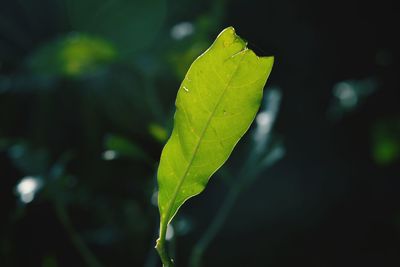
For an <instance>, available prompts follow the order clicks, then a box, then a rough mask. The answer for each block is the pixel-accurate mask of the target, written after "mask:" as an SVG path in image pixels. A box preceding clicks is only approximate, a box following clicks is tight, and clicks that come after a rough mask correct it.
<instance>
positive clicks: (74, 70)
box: [28, 33, 117, 76]
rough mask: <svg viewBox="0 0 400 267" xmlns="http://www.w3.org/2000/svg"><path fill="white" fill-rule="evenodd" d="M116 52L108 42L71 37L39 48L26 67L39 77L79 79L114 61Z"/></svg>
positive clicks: (85, 37) (80, 35) (79, 35)
mask: <svg viewBox="0 0 400 267" xmlns="http://www.w3.org/2000/svg"><path fill="white" fill-rule="evenodd" d="M116 57H117V51H116V50H115V48H114V47H113V46H112V45H111V44H110V43H109V42H107V41H105V40H103V39H100V38H97V37H93V36H89V35H83V34H78V33H75V34H70V35H67V36H65V37H63V38H60V39H58V40H56V41H54V42H51V43H48V44H46V45H45V46H42V47H40V48H39V49H38V50H37V51H36V52H35V53H34V54H33V55H32V56H31V57H30V58H29V62H28V64H29V66H30V68H31V69H32V70H33V71H34V72H38V73H41V74H53V75H66V76H79V75H83V74H87V73H89V72H92V71H95V70H97V69H98V68H100V67H101V66H104V65H105V64H108V63H110V62H112V61H114V60H115V59H116Z"/></svg>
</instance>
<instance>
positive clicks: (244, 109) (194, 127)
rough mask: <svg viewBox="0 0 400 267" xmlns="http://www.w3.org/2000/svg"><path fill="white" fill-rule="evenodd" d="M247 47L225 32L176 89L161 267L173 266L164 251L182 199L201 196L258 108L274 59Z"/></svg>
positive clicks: (164, 184)
mask: <svg viewBox="0 0 400 267" xmlns="http://www.w3.org/2000/svg"><path fill="white" fill-rule="evenodd" d="M246 45H247V44H246V42H245V41H244V40H242V39H241V38H240V37H239V36H237V35H236V34H235V30H234V29H233V28H232V27H229V28H226V29H225V30H223V31H222V32H221V33H220V34H219V35H218V37H217V39H216V40H215V41H214V43H213V44H212V45H211V47H210V48H209V49H208V50H207V51H206V52H205V53H204V54H202V55H201V56H200V57H198V58H197V59H196V60H195V61H194V62H193V64H192V65H191V67H190V68H189V71H188V72H187V74H186V76H185V79H184V80H183V82H182V84H181V86H180V88H179V91H178V95H177V98H176V103H175V105H176V113H175V117H174V128H173V131H172V134H171V137H170V139H169V140H168V142H167V144H166V145H165V147H164V149H163V151H162V154H161V160H160V165H159V169H158V185H159V194H158V206H159V210H160V217H161V222H160V238H159V240H158V241H157V247H156V248H157V250H158V251H159V253H160V256H161V258H162V260H163V263H164V265H165V266H172V263H171V261H170V260H167V259H168V257H166V255H165V254H166V253H165V250H164V251H163V249H164V248H163V247H164V242H165V235H166V230H167V225H168V223H169V222H170V221H171V220H172V218H173V217H174V215H175V214H176V212H177V211H178V209H179V207H180V206H181V205H182V204H183V203H184V202H185V201H186V200H187V199H189V198H190V197H193V196H195V195H197V194H199V193H200V192H201V191H203V190H204V188H205V186H206V184H207V182H208V180H209V178H210V176H211V175H212V174H213V173H215V171H217V170H218V168H220V167H221V166H222V165H223V164H224V162H225V161H226V160H227V159H228V157H229V155H230V154H231V152H232V150H233V148H234V147H235V145H236V144H237V142H238V141H239V139H240V138H241V137H242V136H243V135H244V134H245V132H246V131H247V130H248V128H249V127H250V124H251V123H252V121H253V120H254V117H255V115H256V113H257V111H258V109H259V107H260V104H261V100H262V94H263V88H264V85H265V83H266V81H267V78H268V76H269V73H270V72H271V69H272V65H273V57H258V56H257V55H256V54H255V53H254V52H253V51H252V50H250V49H248V48H247V47H246ZM163 254H164V255H163ZM163 258H164V259H163Z"/></svg>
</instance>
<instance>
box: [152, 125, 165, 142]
mask: <svg viewBox="0 0 400 267" xmlns="http://www.w3.org/2000/svg"><path fill="white" fill-rule="evenodd" d="M149 133H150V134H151V136H153V137H154V139H156V140H157V141H159V142H165V141H166V140H167V138H168V132H167V130H165V128H164V127H162V126H161V125H159V124H157V123H150V124H149Z"/></svg>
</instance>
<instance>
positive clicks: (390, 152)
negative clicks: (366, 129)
mask: <svg viewBox="0 0 400 267" xmlns="http://www.w3.org/2000/svg"><path fill="white" fill-rule="evenodd" d="M372 156H373V159H374V160H375V162H376V163H377V164H379V165H388V164H392V163H395V162H398V161H399V160H400V120H399V119H386V120H380V121H378V122H376V123H375V125H373V128H372Z"/></svg>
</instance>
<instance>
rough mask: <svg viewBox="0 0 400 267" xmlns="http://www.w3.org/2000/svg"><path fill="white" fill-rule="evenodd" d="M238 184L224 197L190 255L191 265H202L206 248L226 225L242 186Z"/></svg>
mask: <svg viewBox="0 0 400 267" xmlns="http://www.w3.org/2000/svg"><path fill="white" fill-rule="evenodd" d="M238 184H239V183H236V184H235V186H233V187H232V188H231V190H230V191H229V193H228V195H227V196H226V198H225V199H224V202H223V203H222V206H221V207H220V208H219V211H218V213H217V216H216V217H215V219H214V221H212V223H211V224H210V226H209V227H208V228H207V230H206V232H205V233H204V235H203V237H202V238H201V239H200V240H199V241H198V242H197V243H196V245H195V246H194V248H193V251H192V254H191V256H190V264H189V266H191V267H200V266H201V265H202V259H203V255H204V252H205V250H206V249H207V247H208V246H209V244H210V243H211V241H212V240H214V238H215V236H216V235H217V233H218V232H219V231H220V229H221V227H222V226H223V225H224V223H225V221H226V219H227V218H228V215H229V213H230V211H231V210H232V208H233V206H234V204H235V202H236V199H237V198H238V196H239V193H240V186H236V185H238Z"/></svg>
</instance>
